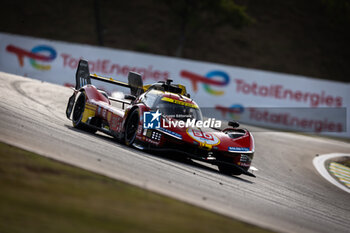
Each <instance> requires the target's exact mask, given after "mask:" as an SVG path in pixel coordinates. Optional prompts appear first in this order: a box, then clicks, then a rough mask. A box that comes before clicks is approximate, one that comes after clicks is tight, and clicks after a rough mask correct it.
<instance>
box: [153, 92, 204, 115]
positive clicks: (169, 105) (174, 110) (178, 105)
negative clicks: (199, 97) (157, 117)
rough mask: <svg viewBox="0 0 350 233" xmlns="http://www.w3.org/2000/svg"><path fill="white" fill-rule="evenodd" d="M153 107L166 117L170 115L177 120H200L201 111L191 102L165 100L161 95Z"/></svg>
mask: <svg viewBox="0 0 350 233" xmlns="http://www.w3.org/2000/svg"><path fill="white" fill-rule="evenodd" d="M169 101H170V102H169ZM154 108H155V109H159V111H160V112H161V113H162V115H163V116H166V117H171V118H175V119H179V120H187V119H196V120H202V113H201V111H200V109H199V108H198V106H197V105H195V104H192V103H186V102H183V101H177V100H172V99H170V100H169V99H166V100H165V99H164V97H163V98H162V99H161V100H160V101H159V102H158V103H157V104H156V106H155V107H154Z"/></svg>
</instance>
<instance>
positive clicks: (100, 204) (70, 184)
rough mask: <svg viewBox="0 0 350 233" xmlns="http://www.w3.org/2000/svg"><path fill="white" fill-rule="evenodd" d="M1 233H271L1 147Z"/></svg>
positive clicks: (120, 183) (19, 150)
mask: <svg viewBox="0 0 350 233" xmlns="http://www.w3.org/2000/svg"><path fill="white" fill-rule="evenodd" d="M0 232H1V233H7V232H8V233H16V232H26V233H30V232H74V233H79V232H84V233H85V232H92V233H97V232H99V233H100V232H201V233H202V232H211V233H212V232H269V231H267V230H264V229H261V228H258V227H255V226H253V225H250V224H246V223H243V222H240V221H236V220H233V219H230V218H227V217H224V216H221V215H218V214H216V213H213V212H210V211H207V210H204V209H201V208H197V207H194V206H192V205H189V204H186V203H183V202H180V201H177V200H174V199H171V198H168V197H165V196H162V195H158V194H155V193H152V192H149V191H146V190H143V189H141V188H138V187H135V186H132V185H128V184H125V183H122V182H119V181H115V180H113V179H110V178H107V177H104V176H101V175H98V174H94V173H92V172H89V171H86V170H82V169H79V168H76V167H73V166H70V165H66V164H63V163H60V162H56V161H53V160H51V159H48V158H45V157H41V156H39V155H36V154H34V153H31V152H27V151H24V150H21V149H18V148H15V147H12V146H9V145H6V144H3V143H0Z"/></svg>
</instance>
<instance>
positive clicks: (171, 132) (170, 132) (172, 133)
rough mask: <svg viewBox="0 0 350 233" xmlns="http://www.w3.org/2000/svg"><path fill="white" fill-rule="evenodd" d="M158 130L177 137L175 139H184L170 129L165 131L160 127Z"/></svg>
mask: <svg viewBox="0 0 350 233" xmlns="http://www.w3.org/2000/svg"><path fill="white" fill-rule="evenodd" d="M158 130H160V131H162V132H163V133H165V134H168V135H170V136H173V137H175V138H178V139H180V140H181V139H182V136H181V135H180V134H178V133H175V132H173V131H171V130H168V129H165V128H162V127H160V128H159V129H158Z"/></svg>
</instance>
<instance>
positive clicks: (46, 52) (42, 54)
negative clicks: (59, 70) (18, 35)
mask: <svg viewBox="0 0 350 233" xmlns="http://www.w3.org/2000/svg"><path fill="white" fill-rule="evenodd" d="M6 51H7V52H9V53H14V54H16V55H17V58H18V62H19V65H20V66H21V67H22V66H24V58H25V57H28V58H29V62H30V64H31V65H32V66H33V67H34V68H35V69H38V70H49V69H51V65H45V64H39V63H38V62H37V61H41V62H51V61H53V60H54V59H55V58H56V57H57V52H56V50H54V49H53V48H52V47H50V46H47V45H38V46H35V47H34V48H32V50H31V51H27V50H24V49H21V48H19V47H16V46H14V45H8V46H7V47H6Z"/></svg>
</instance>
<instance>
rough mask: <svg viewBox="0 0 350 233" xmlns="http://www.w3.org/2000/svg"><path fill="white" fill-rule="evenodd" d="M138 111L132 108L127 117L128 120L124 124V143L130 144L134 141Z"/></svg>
mask: <svg viewBox="0 0 350 233" xmlns="http://www.w3.org/2000/svg"><path fill="white" fill-rule="evenodd" d="M139 120H140V117H139V111H138V110H134V111H133V112H132V113H131V115H130V116H129V117H128V120H127V122H126V125H125V136H124V139H125V144H126V145H128V146H129V145H132V144H133V143H134V142H135V138H136V133H137V127H138V126H139Z"/></svg>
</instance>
